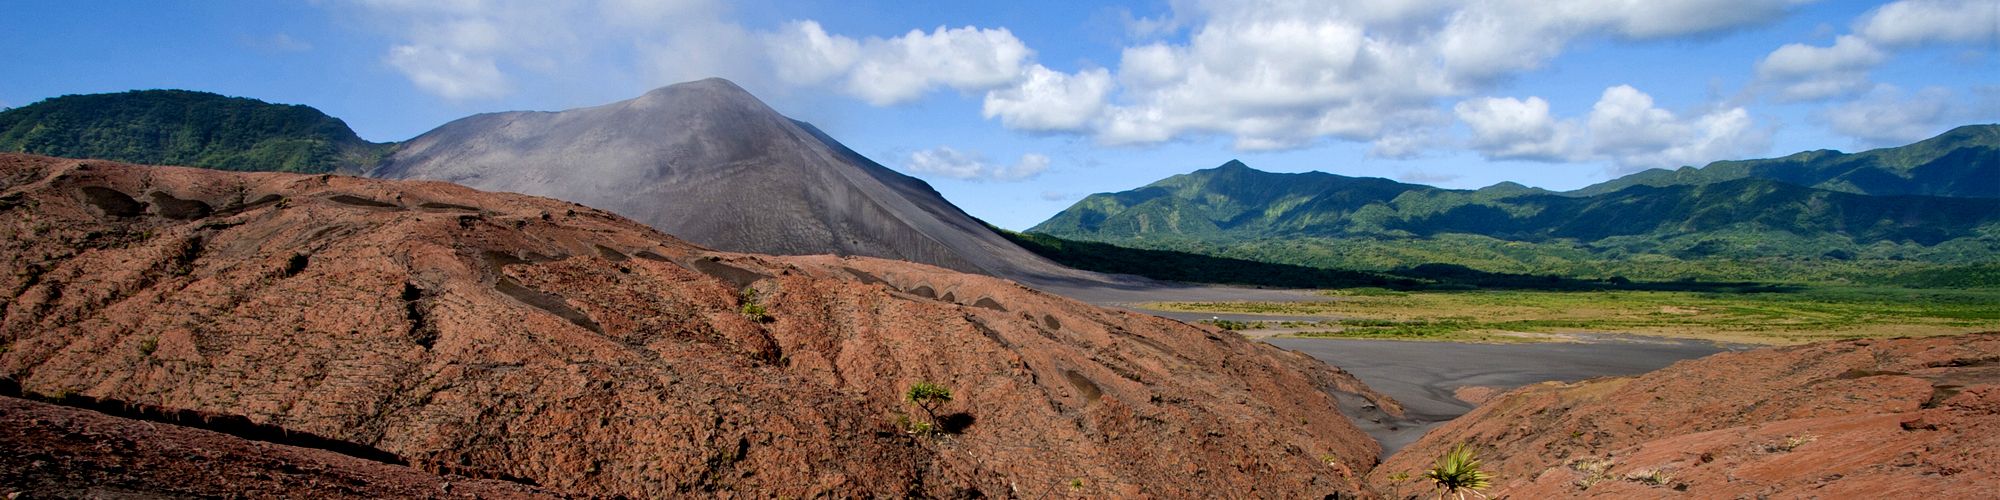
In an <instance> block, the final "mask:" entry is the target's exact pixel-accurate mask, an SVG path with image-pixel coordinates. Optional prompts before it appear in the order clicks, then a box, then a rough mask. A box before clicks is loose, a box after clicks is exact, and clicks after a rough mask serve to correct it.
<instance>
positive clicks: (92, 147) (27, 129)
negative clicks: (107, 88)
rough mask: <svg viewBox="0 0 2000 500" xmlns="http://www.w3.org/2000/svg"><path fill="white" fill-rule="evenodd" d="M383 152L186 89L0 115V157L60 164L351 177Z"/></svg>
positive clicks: (315, 116) (344, 133)
mask: <svg viewBox="0 0 2000 500" xmlns="http://www.w3.org/2000/svg"><path fill="white" fill-rule="evenodd" d="M392 147H394V145H393V144H376V143H371V142H368V141H365V140H362V139H361V137H360V136H358V135H356V134H355V133H354V130H353V129H350V128H348V126H347V123H346V122H343V121H341V120H340V119H338V118H334V117H331V116H327V115H326V114H325V113H322V112H320V111H319V110H317V109H314V108H312V107H310V106H304V105H283V104H272V103H267V102H264V101H260V100H256V99H249V98H243V97H228V96H223V95H220V94H213V93H208V92H195V91H187V90H134V91H129V92H120V93H113V94H85V95H66V96H62V97H55V98H50V99H45V100H42V101H40V102H36V103H34V104H29V105H26V106H22V107H18V108H13V109H8V110H5V111H0V151H6V152H20V153H33V154H41V155H49V156H61V157H68V158H95V159H103V160H115V161H124V162H132V163H143V164H152V165H182V166H196V167H206V168H215V169H221V170H239V171H280V172H303V173H325V172H340V173H349V174H359V173H362V172H365V171H366V170H367V169H368V168H371V167H373V166H374V165H375V164H376V163H377V162H379V161H380V159H381V157H382V155H383V154H385V153H386V152H387V151H388V150H389V149H390V148H392Z"/></svg>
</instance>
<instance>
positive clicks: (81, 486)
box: [0, 397, 556, 499]
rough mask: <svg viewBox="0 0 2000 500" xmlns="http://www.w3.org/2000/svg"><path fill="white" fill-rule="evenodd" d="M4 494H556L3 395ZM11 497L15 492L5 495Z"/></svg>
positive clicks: (0, 488)
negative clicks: (5, 452)
mask: <svg viewBox="0 0 2000 500" xmlns="http://www.w3.org/2000/svg"><path fill="white" fill-rule="evenodd" d="M0 422H5V423H6V424H7V425H0V448H5V449H6V450H7V456H6V457H5V458H0V496H4V495H12V494H17V493H26V494H27V495H26V497H27V498H176V497H183V498H193V497H206V498H246V497H247V498H495V499H501V498H556V496H555V495H552V494H550V493H549V492H546V491H541V490H538V489H536V488H533V487H530V486H524V485H520V484H514V483H509V482H505V481H494V480H479V479H467V478H463V477H446V476H438V475H434V474H429V473H425V472H423V471H418V470H415V469H411V468H409V467H400V466H396V465H390V464H384V463H380V462H375V461H369V460H363V459H359V458H355V457H351V456H347V455H342V454H339V453H333V452H330V451H325V450H316V449H309V448H300V447H296V446H285V445H278V444H271V443H267V442H261V441H251V440H246V439H242V438H238V437H235V436H230V435H227V434H221V433H216V432H210V431H205V430H197V429H190V428H186V427H181V426H177V425H161V424H156V423H152V422H145V421H139V420H130V419H124V418H118V417H114V416H110V415H105V414H101V413H97V412H92V411H88V410H79V409H75V408H66V407H62V406H57V405H53V404H48V403H38V402H34V401H28V400H24V399H16V398H10V397H0ZM8 498H12V497H8Z"/></svg>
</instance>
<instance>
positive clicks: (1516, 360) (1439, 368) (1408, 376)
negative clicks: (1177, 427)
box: [1264, 336, 1724, 453]
mask: <svg viewBox="0 0 2000 500" xmlns="http://www.w3.org/2000/svg"><path fill="white" fill-rule="evenodd" d="M1264 341H1265V342H1268V343H1270V344H1271V345H1275V346H1278V347H1282V348H1285V349H1290V350H1294V351H1299V352H1303V353H1306V354H1310V355H1312V356H1313V357H1315V358H1319V359H1320V360H1321V361H1325V362H1327V363H1328V364H1331V365H1334V366H1339V367H1342V368H1344V369H1346V370H1348V371H1350V372H1352V373H1354V375H1355V376H1357V377H1360V378H1361V381H1362V382H1365V383H1367V384H1368V387H1370V388H1373V389H1375V390H1378V391H1381V392H1382V393H1383V394H1387V395H1389V397H1392V398H1395V399H1396V401H1398V402H1401V403H1402V404H1403V409H1404V410H1407V413H1406V414H1405V418H1400V419H1383V420H1382V421H1381V422H1375V421H1372V420H1360V421H1357V422H1356V423H1357V424H1360V425H1361V428H1362V430H1365V431H1367V432H1368V434H1369V435H1372V436H1375V438H1376V439H1377V440H1379V441H1381V443H1382V446H1383V448H1384V450H1383V452H1384V453H1394V452H1396V450H1399V449H1401V448H1402V447H1404V446H1406V445H1408V444H1410V443H1412V442H1415V441H1416V440H1417V439H1418V438H1421V437H1423V435H1424V433H1425V432H1429V431H1430V430H1431V429H1433V428H1436V427H1437V426H1438V425H1440V424H1442V423H1444V422H1447V421H1450V420H1451V419H1454V418H1458V416H1460V415H1464V414H1465V413H1466V412H1469V411H1472V409H1473V407H1474V406H1476V405H1477V404H1478V403H1479V402H1475V401H1467V400H1465V399H1464V398H1463V397H1460V396H1462V395H1465V394H1478V393H1479V392H1478V391H1477V390H1475V391H1472V392H1464V394H1461V392H1462V391H1461V389H1462V388H1467V387H1475V388H1498V389H1501V390H1507V389H1513V388H1516V387H1520V386H1523V385H1528V384H1533V383H1537V382H1546V381H1562V382H1575V381H1579V380H1583V379H1588V378H1594V377H1607V376H1623V375H1638V374H1642V373H1646V372H1650V371H1653V370H1658V369H1660V368H1664V367H1666V366H1667V365H1670V364H1673V363H1674V362H1675V361H1681V360H1685V359H1694V358H1699V357H1702V356H1707V355H1710V354H1715V353H1718V352H1723V351H1724V348H1722V347H1720V346H1716V345H1715V344H1711V343H1708V342H1701V341H1684V340H1674V339H1650V338H1644V337H1627V336H1598V337H1594V338H1592V341H1591V342H1588V343H1529V344H1471V343H1458V342H1412V341H1401V340H1360V339H1312V338H1274V339H1265V340H1264ZM1487 390H1488V391H1490V390H1491V389H1487Z"/></svg>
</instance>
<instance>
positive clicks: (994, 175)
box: [903, 146, 1049, 182]
mask: <svg viewBox="0 0 2000 500" xmlns="http://www.w3.org/2000/svg"><path fill="white" fill-rule="evenodd" d="M903 169H904V170H907V171H909V172H911V173H915V174H918V175H928V176H938V177H947V178H952V179H962V180H975V181H1003V182H1004V181H1021V180H1027V179H1032V178H1034V177H1035V176H1037V175H1041V174H1042V172H1044V171H1047V170H1048V169H1049V157H1047V156H1043V155H1040V154H1035V153H1028V154H1024V155H1021V161H1019V162H1016V163H1014V164H1013V165H996V164H993V163H991V162H988V161H987V160H986V157H985V155H982V154H979V153H978V152H976V151H975V152H962V151H959V150H957V149H953V148H951V147H949V146H939V147H936V148H932V149H926V150H923V151H917V152H914V153H910V155H909V156H908V157H907V158H905V160H904V162H903Z"/></svg>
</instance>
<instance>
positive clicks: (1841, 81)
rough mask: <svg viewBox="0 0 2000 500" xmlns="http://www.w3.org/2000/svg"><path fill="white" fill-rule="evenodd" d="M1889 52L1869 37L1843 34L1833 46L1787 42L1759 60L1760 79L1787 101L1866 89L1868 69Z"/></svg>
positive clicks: (1849, 93)
mask: <svg viewBox="0 0 2000 500" xmlns="http://www.w3.org/2000/svg"><path fill="white" fill-rule="evenodd" d="M1887 58H1888V55H1887V54H1885V53H1883V52H1882V51H1881V50H1880V49H1877V48H1875V46H1874V44H1872V43H1869V42H1868V40H1866V39H1863V38H1861V37H1857V36H1853V35H1842V36H1841V37H1840V38H1838V39H1835V41H1834V43H1833V45H1831V46H1826V47H1818V46H1813V45H1807V44H1802V43H1793V44H1786V45H1785V46H1783V47H1779V48H1778V50H1775V51H1772V52H1771V54H1770V55H1767V56H1764V59H1763V60H1761V61H1758V62H1757V78H1758V79H1759V80H1760V81H1762V82H1764V83H1766V84H1769V85H1775V86H1776V92H1777V93H1778V96H1779V97H1781V98H1784V99H1787V100H1811V99H1825V98H1829V97H1836V96H1846V95H1853V94H1856V93H1859V92H1862V91H1866V90H1867V89H1868V87H1869V86H1871V85H1872V84H1871V83H1870V82H1869V81H1868V71H1869V70H1871V69H1874V68H1875V65H1877V64H1881V63H1882V61H1883V60H1885V59H1887Z"/></svg>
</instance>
